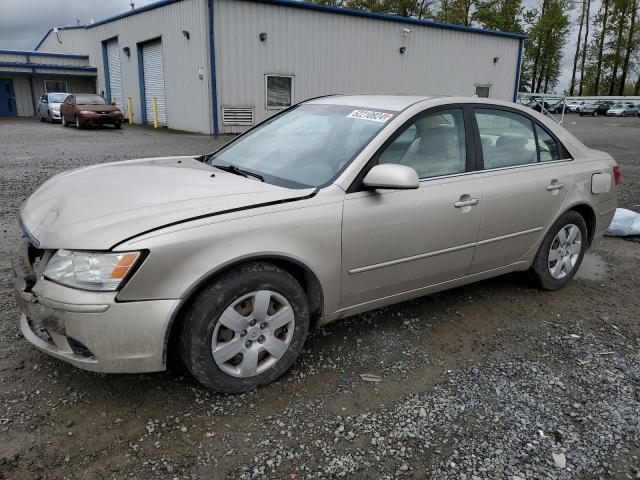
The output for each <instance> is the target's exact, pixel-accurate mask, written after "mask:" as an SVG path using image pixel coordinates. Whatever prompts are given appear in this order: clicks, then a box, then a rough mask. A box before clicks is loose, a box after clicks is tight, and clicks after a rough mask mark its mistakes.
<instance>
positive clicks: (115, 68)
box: [105, 39, 124, 110]
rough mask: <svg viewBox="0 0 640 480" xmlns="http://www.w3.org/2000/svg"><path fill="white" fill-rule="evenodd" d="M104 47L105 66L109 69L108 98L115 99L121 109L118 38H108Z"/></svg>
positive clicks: (122, 102) (122, 101)
mask: <svg viewBox="0 0 640 480" xmlns="http://www.w3.org/2000/svg"><path fill="white" fill-rule="evenodd" d="M105 48H106V50H107V67H108V70H109V91H108V96H109V100H112V99H114V98H115V99H116V105H118V107H119V108H120V109H121V110H122V109H123V106H124V100H123V95H122V75H121V73H120V48H119V47H118V40H117V39H114V40H109V41H108V42H107V43H106V45H105Z"/></svg>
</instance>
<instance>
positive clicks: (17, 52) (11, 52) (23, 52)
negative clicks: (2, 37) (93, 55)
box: [0, 49, 89, 60]
mask: <svg viewBox="0 0 640 480" xmlns="http://www.w3.org/2000/svg"><path fill="white" fill-rule="evenodd" d="M0 53H7V54H9V55H24V56H28V55H37V56H40V57H58V58H79V59H81V60H88V59H89V55H76V54H72V53H56V52H37V51H35V50H2V49H0Z"/></svg>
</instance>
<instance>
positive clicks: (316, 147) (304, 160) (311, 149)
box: [208, 104, 397, 188]
mask: <svg viewBox="0 0 640 480" xmlns="http://www.w3.org/2000/svg"><path fill="white" fill-rule="evenodd" d="M396 113H397V112H394V111H389V110H380V109H375V110H372V109H367V108H365V107H354V106H348V105H314V104H303V105H299V106H297V107H294V108H293V109H291V110H289V111H287V112H285V113H282V114H280V115H277V116H275V117H273V118H272V119H270V120H268V121H267V122H265V123H263V124H261V125H260V126H258V127H257V128H255V129H254V130H251V131H250V132H249V133H247V134H246V135H243V136H242V137H240V138H238V140H236V141H234V142H232V143H230V144H229V145H227V146H226V147H224V148H222V149H221V150H219V151H218V152H217V153H215V155H214V156H212V157H210V158H209V160H208V162H209V163H210V164H211V165H233V166H235V167H237V168H239V169H243V170H247V171H249V172H252V173H256V174H259V175H261V176H262V177H263V178H264V180H265V181H267V182H269V183H274V184H277V185H282V186H286V187H290V188H305V187H319V186H322V185H325V184H327V183H328V182H330V181H331V180H333V179H334V178H335V177H336V176H337V175H338V174H339V173H340V172H341V171H342V170H343V169H344V168H345V167H346V166H347V165H348V164H349V163H350V162H351V160H353V158H354V157H355V156H356V155H357V154H358V153H359V152H360V151H361V150H362V149H363V148H364V147H365V146H366V145H367V144H368V143H369V141H370V140H371V139H372V138H373V137H374V136H375V135H376V134H377V133H378V132H379V131H380V130H382V128H383V127H384V126H385V125H386V124H387V123H388V121H389V120H391V118H393V116H394V115H395V114H396Z"/></svg>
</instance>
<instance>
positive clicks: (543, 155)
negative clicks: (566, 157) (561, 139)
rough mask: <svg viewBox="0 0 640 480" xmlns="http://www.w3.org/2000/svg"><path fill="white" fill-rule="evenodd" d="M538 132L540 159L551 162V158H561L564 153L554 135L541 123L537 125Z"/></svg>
mask: <svg viewBox="0 0 640 480" xmlns="http://www.w3.org/2000/svg"><path fill="white" fill-rule="evenodd" d="M536 133H537V134H538V151H539V152H540V161H541V162H549V161H551V160H561V159H562V157H563V155H562V150H561V149H560V145H558V142H556V141H555V140H554V139H553V137H552V136H551V135H549V134H548V133H547V131H546V130H545V129H544V128H542V127H540V126H539V125H536Z"/></svg>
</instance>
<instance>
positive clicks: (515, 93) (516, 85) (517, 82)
mask: <svg viewBox="0 0 640 480" xmlns="http://www.w3.org/2000/svg"><path fill="white" fill-rule="evenodd" d="M523 47H524V38H521V39H520V41H519V45H518V64H517V65H516V80H515V82H514V84H513V85H514V86H513V101H514V102H515V101H517V100H518V91H519V90H520V69H521V68H522V49H523Z"/></svg>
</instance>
